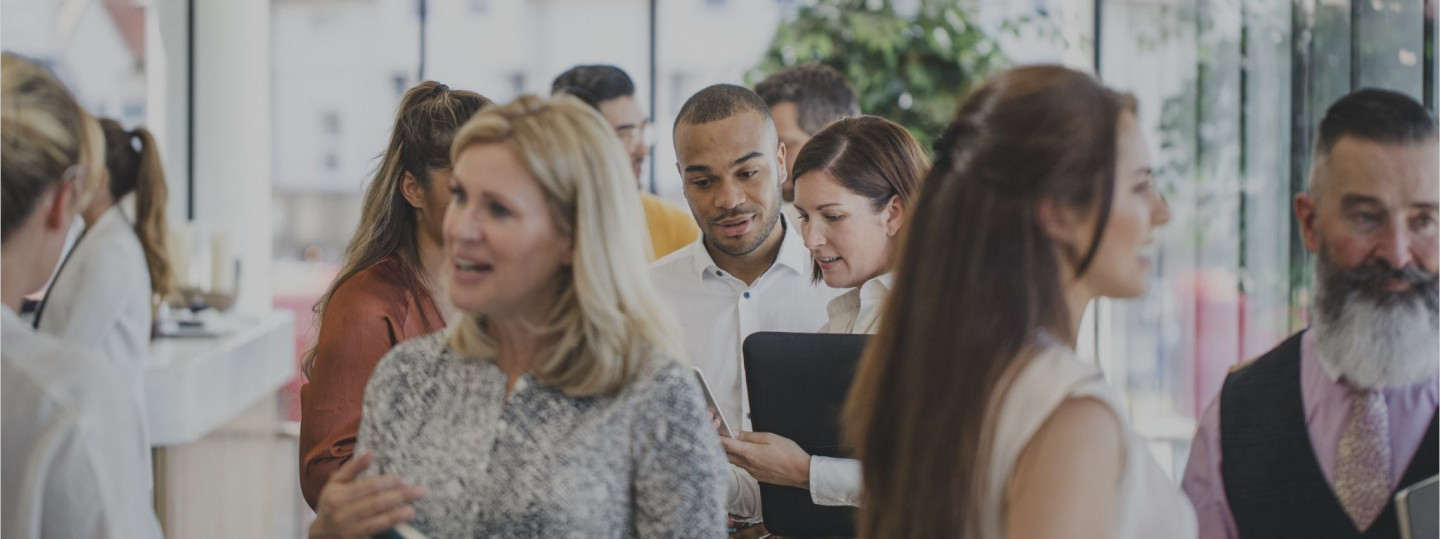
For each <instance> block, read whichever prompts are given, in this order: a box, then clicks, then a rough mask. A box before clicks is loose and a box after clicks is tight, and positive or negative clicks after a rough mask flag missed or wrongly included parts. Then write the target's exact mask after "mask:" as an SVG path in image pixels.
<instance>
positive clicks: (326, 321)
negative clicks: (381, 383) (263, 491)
mask: <svg viewBox="0 0 1440 539" xmlns="http://www.w3.org/2000/svg"><path fill="white" fill-rule="evenodd" d="M356 277H361V274H356V275H355V276H352V277H351V279H350V281H351V282H347V283H345V286H341V287H340V288H339V289H338V290H336V291H335V294H334V295H333V296H332V297H331V298H330V303H329V305H328V306H326V309H325V313H324V314H323V315H322V317H321V319H320V335H319V337H318V339H317V340H316V346H315V362H314V364H313V365H312V366H311V370H310V381H309V382H308V383H306V384H305V385H303V386H301V388H300V490H301V492H302V493H303V494H304V495H305V501H306V502H308V503H309V504H310V507H312V508H313V507H315V506H316V503H317V502H319V499H320V489H321V488H323V487H324V486H325V482H326V481H328V480H329V479H330V474H332V473H334V472H335V470H336V469H338V468H339V467H340V465H341V464H344V463H345V461H346V460H349V458H350V455H351V453H353V452H354V451H355V436H356V433H357V432H358V431H359V430H360V415H361V405H362V404H363V403H364V399H365V385H366V384H367V383H368V382H369V381H370V375H371V374H372V373H374V372H375V365H376V364H378V363H379V362H380V358H382V357H384V356H385V353H386V352H389V351H390V348H391V347H393V346H395V344H396V343H398V342H399V341H400V340H401V339H400V338H399V336H400V335H401V334H402V330H403V328H404V321H403V320H400V319H397V317H398V316H403V315H402V314H401V313H403V312H404V311H403V310H404V307H405V304H404V303H403V302H402V303H399V304H398V305H397V304H396V303H395V302H390V301H386V300H385V299H384V298H382V297H381V296H382V295H383V294H377V292H379V291H380V290H377V288H380V287H377V286H371V285H374V284H376V283H373V282H371V283H367V282H363V281H365V280H366V279H363V278H361V279H357V278H356ZM357 281H359V282H357ZM382 286H383V285H382ZM397 311H399V312H397Z"/></svg>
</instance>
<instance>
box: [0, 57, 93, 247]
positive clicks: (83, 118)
mask: <svg viewBox="0 0 1440 539" xmlns="http://www.w3.org/2000/svg"><path fill="white" fill-rule="evenodd" d="M0 102H3V104H0V138H3V143H0V157H3V159H0V192H3V193H4V195H3V197H0V206H3V208H0V242H3V241H5V240H7V239H9V238H10V235H11V234H12V233H14V232H15V231H16V230H17V229H18V228H19V226H20V223H22V222H24V220H25V219H26V218H28V217H29V216H30V214H31V213H32V212H34V211H35V205H36V204H38V203H39V202H40V199H41V198H43V197H44V196H45V194H46V193H47V192H49V191H50V190H51V189H53V188H55V187H57V186H59V185H60V184H61V183H62V182H66V181H69V182H72V183H73V186H74V187H75V188H76V194H77V197H76V201H77V203H76V204H75V205H74V208H75V211H79V208H81V207H83V201H82V200H79V199H80V198H84V197H82V196H79V195H80V194H81V193H82V192H84V191H85V190H86V187H87V186H88V182H89V181H91V180H92V179H93V178H94V177H95V176H96V175H95V174H94V173H93V172H86V171H85V167H91V168H93V167H94V166H96V165H95V164H96V163H99V162H100V161H97V160H96V159H95V158H94V157H93V155H94V154H93V152H94V151H95V150H96V149H94V148H93V144H91V143H89V142H88V141H87V138H88V134H87V132H86V130H87V129H89V128H90V124H94V127H95V128H96V129H97V130H98V128H99V125H98V124H95V121H94V120H93V119H90V118H89V115H87V114H85V111H84V109H81V108H80V105H78V104H77V103H76V102H75V98H74V97H72V96H71V95H70V92H69V91H67V90H66V89H65V86H64V85H62V84H60V81H59V80H57V79H56V78H55V76H54V75H52V74H50V72H49V71H47V70H45V69H44V68H42V67H40V66H38V65H35V64H33V63H31V62H29V61H27V60H25V59H23V58H21V57H19V56H16V55H14V54H10V53H5V54H4V55H3V57H0ZM100 150H102V151H103V148H102V149H100ZM100 159H102V160H103V157H101V158H100Z"/></svg>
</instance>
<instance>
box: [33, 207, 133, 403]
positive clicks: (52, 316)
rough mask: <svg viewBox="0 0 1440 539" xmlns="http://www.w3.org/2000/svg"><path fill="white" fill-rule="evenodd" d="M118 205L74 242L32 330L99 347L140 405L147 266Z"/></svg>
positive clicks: (128, 221)
mask: <svg viewBox="0 0 1440 539" xmlns="http://www.w3.org/2000/svg"><path fill="white" fill-rule="evenodd" d="M127 198H128V197H127ZM123 206H124V204H116V205H115V206H114V207H111V208H110V209H109V210H108V211H106V212H105V213H104V214H103V215H102V216H101V217H100V219H98V220H96V221H95V224H94V225H92V226H91V227H90V228H89V229H88V230H86V232H85V235H84V237H82V238H80V241H79V242H77V243H76V244H75V248H74V250H73V251H72V252H71V253H70V255H69V257H68V258H67V259H66V260H65V264H64V266H63V267H62V268H61V269H60V273H59V274H58V275H56V276H55V282H54V283H52V284H51V285H50V291H49V292H47V293H46V297H45V306H44V310H43V311H42V312H41V313H40V325H39V326H38V327H37V329H38V330H39V331H40V333H43V334H46V335H53V336H55V337H59V338H60V339H61V340H64V341H66V342H69V343H74V344H79V345H82V346H92V347H95V348H99V349H100V351H101V352H104V353H105V356H106V357H109V358H110V359H111V360H113V361H115V362H116V367H117V368H118V369H119V371H120V373H121V375H122V376H124V377H125V379H126V382H127V384H129V386H130V387H131V388H132V389H133V391H134V394H135V396H136V398H137V399H138V400H139V402H141V403H142V404H143V403H144V402H145V400H144V398H143V395H144V385H143V375H144V370H145V364H146V363H147V362H148V361H149V357H150V327H151V324H152V322H153V316H154V315H153V314H152V313H151V307H150V297H151V295H152V292H151V287H150V267H149V265H148V264H147V263H146V262H145V250H144V248H143V247H141V245H140V238H139V237H137V236H136V235H135V230H134V228H133V227H132V225H131V224H130V223H131V222H132V221H131V219H129V218H128V217H126V215H125V213H124V212H123V210H122V207H123Z"/></svg>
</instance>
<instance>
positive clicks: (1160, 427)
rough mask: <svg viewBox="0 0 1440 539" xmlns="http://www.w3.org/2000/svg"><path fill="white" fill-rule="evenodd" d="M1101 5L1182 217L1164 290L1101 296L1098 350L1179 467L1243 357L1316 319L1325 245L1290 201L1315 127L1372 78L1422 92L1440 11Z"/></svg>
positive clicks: (1171, 238)
mask: <svg viewBox="0 0 1440 539" xmlns="http://www.w3.org/2000/svg"><path fill="white" fill-rule="evenodd" d="M1099 5H1100V9H1101V10H1102V14H1101V26H1100V28H1101V35H1102V38H1101V54H1100V73H1101V76H1102V78H1103V79H1104V80H1105V81H1106V82H1107V83H1108V84H1111V85H1113V86H1116V87H1119V88H1122V89H1125V90H1128V91H1131V92H1133V93H1134V94H1135V95H1136V97H1137V98H1139V101H1140V119H1141V123H1142V125H1143V126H1144V128H1145V130H1146V134H1147V136H1148V137H1149V138H1150V140H1151V142H1152V145H1153V146H1155V147H1156V149H1157V152H1156V163H1157V165H1158V169H1157V180H1158V181H1159V183H1160V184H1161V185H1162V187H1163V188H1164V189H1165V192H1166V193H1167V195H1168V197H1169V201H1170V207H1171V210H1172V214H1173V218H1172V221H1171V223H1170V224H1169V226H1168V227H1167V229H1166V230H1165V233H1164V235H1163V236H1162V239H1161V245H1162V247H1161V255H1160V257H1159V263H1158V264H1157V265H1156V267H1155V276H1154V281H1153V286H1152V289H1151V292H1150V294H1149V295H1148V296H1146V297H1145V298H1143V299H1140V300H1138V301H1126V302H1101V304H1100V305H1099V314H1100V316H1099V319H1100V321H1099V323H1098V326H1099V333H1098V334H1097V357H1100V358H1101V359H1102V361H1103V362H1104V363H1105V366H1106V371H1107V374H1108V375H1109V376H1111V379H1112V380H1113V381H1115V382H1117V383H1120V384H1122V385H1123V386H1124V387H1125V388H1126V389H1127V392H1126V393H1127V397H1128V399H1129V401H1130V408H1131V412H1132V414H1133V420H1134V422H1135V425H1136V427H1137V429H1138V430H1140V432H1141V433H1142V434H1144V435H1146V436H1148V437H1149V438H1150V439H1151V440H1152V441H1154V443H1155V449H1156V451H1157V454H1159V455H1160V457H1161V459H1162V462H1165V463H1167V464H1170V465H1172V466H1173V467H1175V468H1177V469H1178V468H1179V467H1181V466H1183V464H1184V462H1185V458H1186V455H1187V454H1188V445H1189V440H1190V437H1191V435H1192V433H1193V430H1194V421H1195V418H1196V416H1197V415H1198V414H1199V413H1200V412H1201V411H1203V407H1204V406H1205V405H1206V404H1207V403H1209V402H1210V401H1211V400H1212V399H1213V398H1214V396H1215V394H1216V393H1217V392H1218V391H1219V388H1220V385H1221V383H1223V381H1224V377H1225V375H1226V373H1227V371H1228V368H1229V367H1230V366H1231V365H1233V364H1235V363H1236V362H1238V361H1241V360H1244V359H1247V358H1252V357H1256V356H1258V355H1259V354H1261V353H1263V352H1264V351H1266V350H1268V349H1269V348H1271V347H1272V346H1274V345H1275V344H1276V343H1277V342H1279V341H1280V340H1281V339H1282V337H1284V336H1285V335H1287V334H1289V333H1291V332H1293V331H1295V330H1298V329H1300V328H1302V327H1303V326H1304V325H1305V323H1306V313H1307V310H1308V308H1309V297H1310V296H1309V283H1310V265H1309V263H1310V260H1309V257H1308V255H1307V253H1305V250H1304V248H1303V245H1302V244H1301V243H1300V241H1299V237H1298V232H1297V231H1296V230H1295V228H1294V224H1293V223H1294V220H1293V218H1292V216H1291V200H1292V199H1293V197H1294V195H1295V194H1297V193H1299V192H1301V191H1302V190H1303V189H1304V188H1305V175H1306V171H1307V170H1308V163H1309V152H1310V145H1311V144H1312V143H1313V136H1314V126H1315V125H1316V124H1317V123H1318V121H1319V119H1320V117H1321V116H1322V115H1323V113H1324V111H1325V109H1326V108H1327V107H1328V106H1329V105H1330V104H1331V103H1333V102H1334V101H1335V100H1336V99H1338V98H1339V97H1341V96H1343V95H1345V94H1346V93H1348V92H1350V91H1352V90H1354V89H1358V88H1360V87H1365V86H1378V87H1384V88H1390V89H1395V90H1399V91H1402V92H1406V93H1409V94H1411V95H1413V96H1414V97H1416V98H1417V99H1419V98H1422V96H1423V95H1424V94H1425V93H1426V91H1427V90H1426V85H1427V84H1430V85H1433V80H1432V81H1430V82H1427V81H1426V79H1425V75H1424V68H1423V66H1424V64H1423V61H1422V60H1423V58H1422V56H1423V51H1425V50H1427V49H1426V46H1427V45H1426V42H1425V39H1426V37H1425V31H1424V29H1425V27H1426V25H1433V24H1434V19H1433V17H1434V14H1433V12H1432V13H1428V14H1427V13H1426V12H1425V11H1424V10H1423V5H1422V2H1421V1H1420V0H1398V1H1397V0H1374V1H1370V0H1364V1H1355V2H1347V1H1336V0H1318V1H1317V0H1243V1H1242V0H1209V1H1196V0H1122V1H1106V2H1101V3H1100V4H1099ZM1431 35H1432V36H1433V33H1432V34H1431ZM1432 39H1433V38H1432ZM1431 46H1433V44H1432V45H1431ZM1432 106H1433V105H1432Z"/></svg>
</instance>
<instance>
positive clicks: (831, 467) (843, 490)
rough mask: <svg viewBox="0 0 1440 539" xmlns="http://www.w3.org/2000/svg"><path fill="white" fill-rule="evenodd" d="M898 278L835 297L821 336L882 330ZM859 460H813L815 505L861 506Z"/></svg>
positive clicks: (881, 279)
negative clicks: (882, 317)
mask: <svg viewBox="0 0 1440 539" xmlns="http://www.w3.org/2000/svg"><path fill="white" fill-rule="evenodd" d="M894 281H895V278H894V276H893V275H892V274H889V273H886V274H884V275H881V276H879V277H876V278H874V279H870V280H868V281H865V283H864V284H861V285H860V286H859V287H857V288H852V289H850V290H849V291H847V292H845V293H844V294H841V295H839V296H836V297H835V299H832V300H830V304H829V305H827V306H826V309H825V310H826V311H827V312H829V314H830V320H829V321H828V322H826V323H825V326H824V327H822V328H820V333H850V334H869V333H875V331H876V330H878V329H880V311H881V310H882V309H883V308H884V307H885V298H887V297H889V296H890V289H891V288H892V287H893V286H894ZM860 492H861V489H860V461H858V460H855V459H842V458H831V457H821V456H812V457H810V501H812V502H814V503H815V505H850V506H856V507H858V506H859V505H860Z"/></svg>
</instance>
